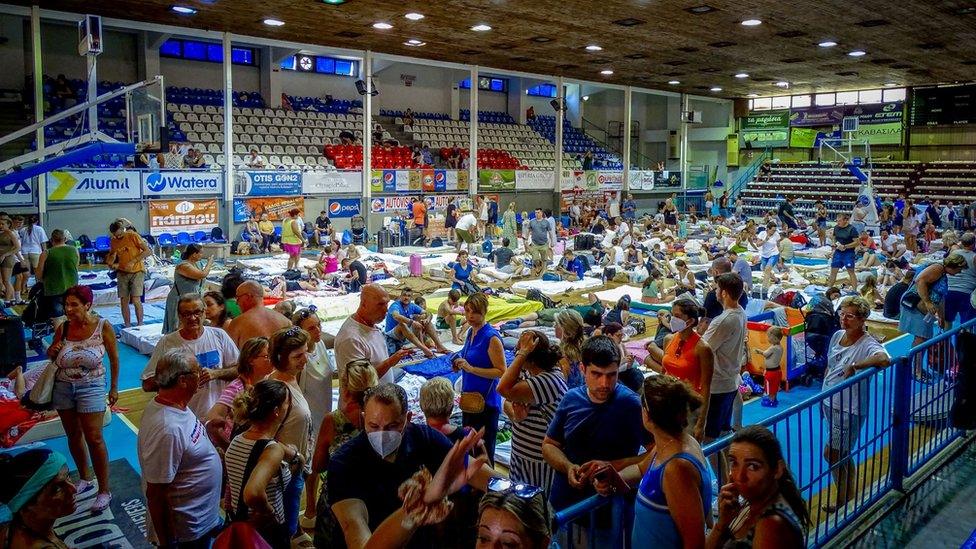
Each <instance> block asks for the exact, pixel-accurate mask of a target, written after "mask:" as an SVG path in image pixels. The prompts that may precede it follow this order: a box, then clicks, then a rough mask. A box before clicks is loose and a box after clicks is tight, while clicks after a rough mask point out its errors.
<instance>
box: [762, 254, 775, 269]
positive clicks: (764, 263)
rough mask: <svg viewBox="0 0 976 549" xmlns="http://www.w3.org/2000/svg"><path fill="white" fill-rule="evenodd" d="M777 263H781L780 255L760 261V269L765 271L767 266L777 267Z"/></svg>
mask: <svg viewBox="0 0 976 549" xmlns="http://www.w3.org/2000/svg"><path fill="white" fill-rule="evenodd" d="M777 263H779V254H776V255H771V256H769V257H766V258H762V259H760V260H759V268H760V269H765V268H766V266H767V265H768V266H769V267H775V266H776V264H777Z"/></svg>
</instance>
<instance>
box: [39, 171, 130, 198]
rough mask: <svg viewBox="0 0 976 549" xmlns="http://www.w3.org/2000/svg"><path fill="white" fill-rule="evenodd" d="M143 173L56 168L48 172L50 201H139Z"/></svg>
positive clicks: (48, 196) (48, 195)
mask: <svg viewBox="0 0 976 549" xmlns="http://www.w3.org/2000/svg"><path fill="white" fill-rule="evenodd" d="M139 175H140V174H139V172H126V171H122V170H109V171H85V170H56V171H53V172H49V173H48V174H47V200H48V202H90V201H100V202H101V201H109V200H138V199H139V197H140V196H141V195H140V192H139V191H140V188H139V187H140V181H139Z"/></svg>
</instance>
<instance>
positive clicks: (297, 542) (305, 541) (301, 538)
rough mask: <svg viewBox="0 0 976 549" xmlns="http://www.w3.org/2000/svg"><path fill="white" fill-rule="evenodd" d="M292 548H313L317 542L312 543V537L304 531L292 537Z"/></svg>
mask: <svg viewBox="0 0 976 549" xmlns="http://www.w3.org/2000/svg"><path fill="white" fill-rule="evenodd" d="M291 546H292V549H313V548H314V547H315V544H314V543H312V537H311V536H309V535H308V534H306V533H305V532H302V533H301V534H299V535H297V536H295V537H293V538H291Z"/></svg>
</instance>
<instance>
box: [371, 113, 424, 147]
mask: <svg viewBox="0 0 976 549" xmlns="http://www.w3.org/2000/svg"><path fill="white" fill-rule="evenodd" d="M376 121H377V122H379V124H380V125H381V126H383V129H384V130H386V131H387V133H389V134H390V135H391V136H393V139H396V140H397V142H398V143H400V145H401V146H404V147H413V146H414V144H415V143H414V140H413V136H412V135H410V134H409V133H407V132H405V131H403V124H397V123H396V119H395V118H393V117H392V116H378V117H376Z"/></svg>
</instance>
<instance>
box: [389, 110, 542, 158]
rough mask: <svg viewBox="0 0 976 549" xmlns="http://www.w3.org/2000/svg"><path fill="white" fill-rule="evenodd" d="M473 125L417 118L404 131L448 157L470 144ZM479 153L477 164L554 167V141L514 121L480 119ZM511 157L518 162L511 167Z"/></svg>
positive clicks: (416, 141) (442, 156) (442, 155)
mask: <svg viewBox="0 0 976 549" xmlns="http://www.w3.org/2000/svg"><path fill="white" fill-rule="evenodd" d="M506 116H507V115H506ZM497 119H498V120H501V118H497ZM470 128H471V126H470V123H469V122H467V121H463V120H444V119H433V120H430V119H423V118H421V119H418V118H415V119H414V124H413V126H404V131H405V132H406V133H407V134H408V135H412V136H413V140H414V142H415V143H419V144H424V145H428V146H429V147H430V148H431V149H434V150H435V151H437V150H441V151H444V152H442V153H441V155H440V156H441V159H442V160H446V159H447V155H448V154H449V153H448V152H447V151H448V149H450V148H452V147H459V148H464V146H465V145H467V144H468V134H469V132H470V131H471V129H470ZM465 150H466V149H465ZM489 151H493V152H489ZM499 152H504V153H505V154H504V155H502V154H498V153H499ZM478 155H479V157H478V166H479V167H485V168H494V169H515V168H523V169H535V170H543V169H550V170H551V169H553V168H554V167H555V159H554V157H555V153H554V149H553V146H552V144H551V143H548V142H546V140H544V139H542V138H541V137H539V136H538V135H537V134H536V133H535V132H533V131H532V129H531V128H529V127H528V126H524V125H520V124H514V123H489V122H481V121H480V118H479V123H478ZM509 159H512V160H515V161H516V163H515V165H514V166H513V167H508V166H511V165H512V162H510V161H509ZM496 160H497V163H496ZM486 162H487V164H486ZM502 166H504V167H502Z"/></svg>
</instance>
